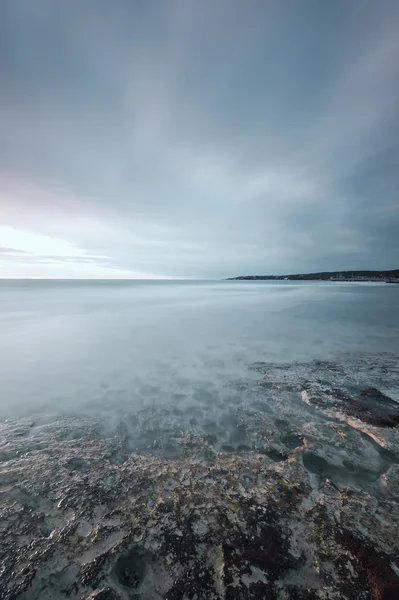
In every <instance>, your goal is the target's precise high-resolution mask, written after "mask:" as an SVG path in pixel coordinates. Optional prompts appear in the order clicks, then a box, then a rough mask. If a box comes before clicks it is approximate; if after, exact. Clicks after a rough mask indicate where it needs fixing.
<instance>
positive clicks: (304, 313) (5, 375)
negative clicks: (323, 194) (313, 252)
mask: <svg viewBox="0 0 399 600" xmlns="http://www.w3.org/2000/svg"><path fill="white" fill-rule="evenodd" d="M398 306H399V286H394V285H387V284H351V283H350V284H347V283H329V282H328V283H322V282H320V283H318V282H312V283H310V282H309V283H308V282H299V283H295V284H293V283H292V282H278V283H275V282H238V281H233V282H225V281H220V282H219V281H217V282H192V281H188V282H186V281H185V282H183V281H176V282H170V281H2V282H1V284H0V328H1V329H0V386H1V395H0V401H1V405H0V406H1V414H2V415H3V416H7V415H10V414H13V415H15V414H30V413H38V412H39V413H40V412H47V413H52V414H55V413H56V414H69V413H93V412H94V413H95V414H98V413H103V412H104V413H110V415H112V414H113V415H114V416H115V417H116V418H117V417H118V415H119V414H122V413H124V412H126V411H135V410H137V409H140V408H142V407H145V406H149V405H152V406H154V405H155V406H161V405H162V406H169V407H171V406H174V405H179V406H182V405H189V404H190V403H192V402H193V401H194V402H196V401H198V402H201V401H204V402H205V403H206V402H208V404H209V405H210V406H211V405H212V399H213V398H217V397H220V395H221V394H223V390H224V389H225V386H226V385H229V384H230V383H232V382H234V381H239V380H241V379H248V378H250V377H253V373H252V371H250V369H249V367H250V366H251V364H253V363H254V362H256V361H266V362H284V363H291V362H298V361H311V360H313V359H327V358H332V357H336V356H337V355H341V354H342V353H348V352H352V353H353V352H355V353H356V352H365V351H366V352H367V353H381V352H395V351H397V350H398V339H399V315H398V311H397V307H398Z"/></svg>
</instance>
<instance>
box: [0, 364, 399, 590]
mask: <svg viewBox="0 0 399 600" xmlns="http://www.w3.org/2000/svg"><path fill="white" fill-rule="evenodd" d="M252 371H253V375H254V377H253V379H251V380H248V381H245V382H244V381H239V382H235V383H232V385H231V386H229V388H228V389H226V390H225V396H224V397H221V398H220V402H219V404H218V403H217V402H215V407H214V408H213V409H212V410H211V409H210V408H209V402H208V400H206V398H205V396H204V398H205V399H204V398H202V399H201V400H199V401H198V404H197V405H196V406H194V407H193V406H190V407H189V408H190V410H188V407H184V405H183V404H182V405H181V407H180V409H179V410H176V406H174V407H167V406H164V407H158V408H154V407H148V408H144V409H143V410H142V411H138V412H137V413H135V414H125V415H124V417H123V419H121V420H120V422H118V423H115V425H114V426H113V427H112V428H111V427H109V426H107V418H106V416H99V417H97V418H93V417H89V416H86V417H84V416H79V417H73V416H65V417H54V416H53V417H51V416H43V415H37V416H35V417H32V418H26V419H12V418H9V419H7V420H5V421H3V422H1V423H0V599H1V600H17V599H18V600H55V599H62V598H78V599H81V600H88V599H91V600H127V599H135V600H149V599H151V600H157V599H164V600H183V599H192V600H194V599H197V600H199V599H201V598H206V599H208V598H209V599H215V600H216V599H218V598H219V599H224V600H235V599H237V600H238V599H246V598H262V599H264V598H271V599H279V598H281V599H292V600H294V599H296V600H297V599H301V598H303V599H305V598H306V599H312V598H323V599H333V598H334V599H356V600H358V599H362V598H364V599H372V600H381V599H384V600H388V599H391V598H392V599H393V598H395V599H396V598H398V597H399V542H398V540H399V470H398V469H399V427H397V424H398V421H397V418H396V415H397V414H398V406H399V405H398V404H397V402H396V401H395V400H394V394H395V393H397V390H398V389H399V363H398V361H397V360H396V359H395V357H389V356H382V357H378V358H376V357H370V358H368V357H363V358H358V357H355V358H353V357H345V360H343V361H341V363H332V362H320V361H315V362H313V363H311V364H296V365H275V364H266V363H257V364H256V365H253V366H252ZM201 402H202V403H204V405H206V406H205V408H204V406H202V405H201ZM194 417H195V418H194Z"/></svg>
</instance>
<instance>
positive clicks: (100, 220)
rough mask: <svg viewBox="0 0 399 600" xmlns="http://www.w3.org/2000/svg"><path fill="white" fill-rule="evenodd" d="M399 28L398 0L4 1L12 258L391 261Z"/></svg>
mask: <svg viewBox="0 0 399 600" xmlns="http://www.w3.org/2000/svg"><path fill="white" fill-rule="evenodd" d="M398 40H399V7H398V4H397V2H394V1H393V2H390V1H389V0H387V1H382V2H379V3H376V2H371V1H370V2H369V1H367V0H366V1H365V0H361V1H360V0H354V1H353V2H350V3H349V2H347V1H346V0H345V1H344V0H338V1H336V2H330V3H323V2H314V1H312V0H308V1H305V2H303V3H301V6H299V5H298V3H297V2H294V0H285V1H283V2H280V1H277V0H275V1H272V2H267V3H266V2H263V1H260V0H259V1H258V0H251V1H250V2H247V3H246V2H241V1H239V0H229V1H228V0H220V2H217V3H216V2H211V1H210V0H209V1H208V0H205V1H204V2H194V1H192V0H184V1H183V0H171V1H170V2H161V1H150V2H134V1H133V2H132V1H130V0H129V1H128V0H115V2H112V3H106V2H102V1H98V0H96V1H94V0H87V1H86V2H81V1H80V0H79V1H78V0H70V1H69V2H63V1H61V0H32V1H31V2H24V1H22V0H12V1H11V0H4V1H3V2H2V3H1V5H0V88H1V90H2V93H1V97H0V203H1V209H2V211H1V215H2V221H1V223H0V227H1V225H3V226H4V227H7V228H9V229H8V237H7V240H10V239H12V231H13V230H20V231H22V232H27V236H28V237H27V238H26V243H25V242H24V240H23V239H22V238H20V237H19V238H18V239H19V242H20V245H19V246H18V248H19V249H22V250H25V251H27V252H28V253H29V254H30V258H29V260H24V261H20V271H18V272H25V271H24V270H23V269H24V265H25V270H26V274H27V275H29V269H28V266H27V265H28V263H29V261H30V262H31V263H32V262H33V263H38V262H40V261H50V262H51V264H53V265H54V272H56V269H57V268H58V269H59V272H60V274H62V273H63V272H64V271H63V269H64V268H65V265H66V264H68V265H69V266H70V267H71V269H72V267H73V265H74V264H75V263H76V265H80V266H81V265H83V264H85V265H86V266H87V268H89V267H90V265H93V268H94V265H95V266H96V269H97V270H96V274H99V273H101V269H103V270H104V271H103V274H104V276H105V275H107V274H109V273H110V272H111V271H113V272H115V273H116V272H121V273H123V274H129V273H131V274H133V275H135V274H137V273H138V274H140V273H143V274H149V275H159V276H171V277H185V276H198V277H223V276H228V275H234V274H236V273H246V272H252V273H254V272H270V273H278V272H294V271H301V272H303V271H309V270H321V269H323V270H324V269H328V268H330V269H337V268H339V269H342V268H356V267H359V268H366V267H370V268H373V267H375V268H378V267H386V268H390V267H392V268H393V267H396V266H397V264H398V263H399V243H398V241H397V237H398V236H397V235H396V231H397V228H398V225H399V215H398V205H399V202H398V198H397V190H398V189H399V186H398V183H399V181H398V175H397V174H398V172H399V169H398V146H397V145H396V144H397V142H396V140H397V134H398V133H399V112H398V108H397V107H398V106H399V81H398V78H397V56H398V55H399V41H398ZM10 231H11V234H10ZM30 233H33V234H35V235H37V236H44V237H43V239H41V238H39V237H37V238H32V237H29V234H30ZM10 236H11V237H10ZM3 237H4V235H3ZM50 238H52V239H54V240H55V242H54V243H55V244H56V245H57V244H58V246H57V248H58V250H57V252H56V253H55V254H53V253H52V252H51V240H50ZM1 241H2V239H1V228H0V243H1ZM29 244H30V245H29ZM5 245H10V242H9V241H8V242H7V244H5ZM11 246H13V244H11ZM71 249H73V252H72V254H71ZM2 256H3V257H4V256H5V253H4V252H2ZM4 260H5V259H4ZM12 260H13V262H16V260H15V254H14V258H13V259H12ZM77 268H78V267H77ZM79 268H80V267H79ZM52 272H53V271H52ZM68 272H69V271H68ZM71 272H72V271H71ZM93 272H94V270H93ZM85 273H86V274H89V271H85Z"/></svg>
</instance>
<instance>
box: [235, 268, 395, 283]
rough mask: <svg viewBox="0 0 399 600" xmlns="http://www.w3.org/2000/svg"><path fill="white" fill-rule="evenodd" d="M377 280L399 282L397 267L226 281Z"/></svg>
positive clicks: (253, 277)
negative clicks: (384, 269) (383, 269)
mask: <svg viewBox="0 0 399 600" xmlns="http://www.w3.org/2000/svg"><path fill="white" fill-rule="evenodd" d="M287 280H288V281H377V282H386V283H399V269H393V270H391V271H323V272H320V273H297V274H294V275H292V274H291V275H240V276H239V277H228V278H227V280H226V281H287Z"/></svg>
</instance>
